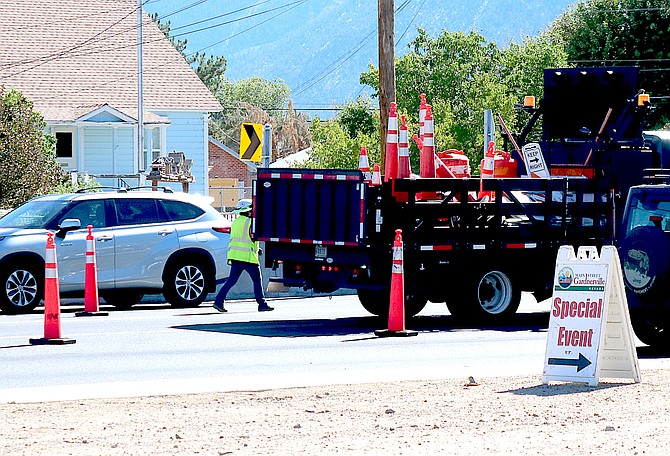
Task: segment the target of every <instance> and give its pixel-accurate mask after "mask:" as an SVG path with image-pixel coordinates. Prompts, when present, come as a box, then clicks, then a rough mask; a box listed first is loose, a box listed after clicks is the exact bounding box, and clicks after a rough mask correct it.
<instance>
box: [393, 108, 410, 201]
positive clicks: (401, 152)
mask: <svg viewBox="0 0 670 456" xmlns="http://www.w3.org/2000/svg"><path fill="white" fill-rule="evenodd" d="M400 120H401V123H400V128H399V129H398V172H397V177H398V178H399V179H405V178H408V177H409V176H410V173H411V169H410V163H409V144H408V142H409V138H408V133H407V119H406V117H405V115H404V114H403V115H402V116H400ZM393 196H394V197H395V199H396V201H398V202H399V203H406V202H407V200H408V199H409V197H408V195H407V192H397V191H396V190H395V180H394V181H393Z"/></svg>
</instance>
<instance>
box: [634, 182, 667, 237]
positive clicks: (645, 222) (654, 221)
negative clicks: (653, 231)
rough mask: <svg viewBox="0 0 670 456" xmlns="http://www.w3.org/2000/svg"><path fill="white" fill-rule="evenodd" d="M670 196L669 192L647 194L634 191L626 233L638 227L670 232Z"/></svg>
mask: <svg viewBox="0 0 670 456" xmlns="http://www.w3.org/2000/svg"><path fill="white" fill-rule="evenodd" d="M669 199H670V194H669V193H668V192H653V193H646V192H643V191H637V192H635V191H632V192H631V196H630V202H629V206H628V211H629V213H628V225H627V227H626V233H629V232H630V231H631V230H632V229H633V228H636V227H638V226H657V227H659V228H661V229H663V231H669V230H670V202H668V200H669Z"/></svg>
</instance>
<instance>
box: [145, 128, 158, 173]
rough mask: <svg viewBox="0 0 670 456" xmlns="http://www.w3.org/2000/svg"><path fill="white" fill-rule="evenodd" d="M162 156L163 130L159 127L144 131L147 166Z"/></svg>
mask: <svg viewBox="0 0 670 456" xmlns="http://www.w3.org/2000/svg"><path fill="white" fill-rule="evenodd" d="M160 155H161V129H160V128H159V127H154V128H145V129H144V157H145V158H146V163H147V166H148V165H150V164H151V163H152V162H153V161H154V160H156V159H157V158H158V157H160Z"/></svg>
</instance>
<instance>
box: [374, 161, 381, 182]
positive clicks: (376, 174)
mask: <svg viewBox="0 0 670 456" xmlns="http://www.w3.org/2000/svg"><path fill="white" fill-rule="evenodd" d="M381 184H382V175H381V172H380V170H379V163H375V166H374V168H373V171H372V186H373V187H378V186H380V185H381Z"/></svg>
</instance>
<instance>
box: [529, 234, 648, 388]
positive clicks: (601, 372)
mask: <svg viewBox="0 0 670 456" xmlns="http://www.w3.org/2000/svg"><path fill="white" fill-rule="evenodd" d="M634 340H635V339H634V336H633V329H632V326H631V324H630V314H629V312H628V303H627V301H626V290H625V288H624V283H623V275H622V273H621V264H620V263H619V255H618V253H617V250H616V248H615V247H613V246H604V247H603V248H602V249H601V253H600V256H599V255H598V250H597V249H596V247H580V248H579V249H578V251H577V254H576V255H575V251H574V249H573V248H572V246H562V247H561V248H560V249H559V251H558V256H557V259H556V271H555V274H554V292H553V296H552V300H551V312H550V317H549V331H548V335H547V351H546V355H545V360H544V374H543V377H542V382H543V383H544V384H547V383H549V382H550V381H565V382H578V383H588V384H589V385H593V386H594V385H597V384H598V382H599V380H600V378H601V377H609V378H625V379H631V380H633V381H635V382H639V381H640V368H639V365H638V359H637V352H636V350H635V345H634Z"/></svg>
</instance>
